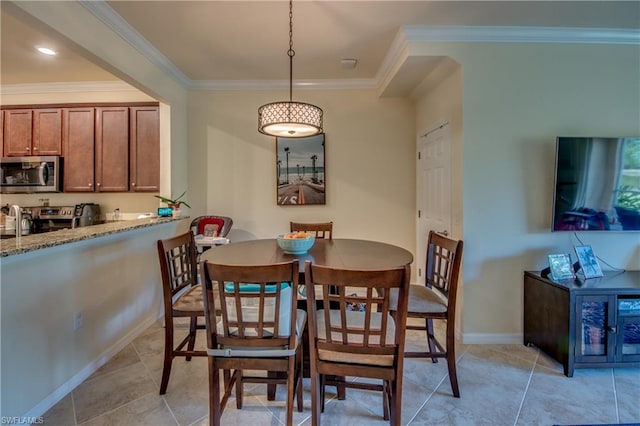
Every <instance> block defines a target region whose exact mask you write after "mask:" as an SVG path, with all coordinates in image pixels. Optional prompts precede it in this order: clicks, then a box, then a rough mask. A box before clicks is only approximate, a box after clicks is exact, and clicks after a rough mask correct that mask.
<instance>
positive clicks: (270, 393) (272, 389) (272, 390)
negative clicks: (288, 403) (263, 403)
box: [267, 371, 278, 401]
mask: <svg viewBox="0 0 640 426" xmlns="http://www.w3.org/2000/svg"><path fill="white" fill-rule="evenodd" d="M267 377H270V378H271V377H278V373H277V372H275V371H267ZM277 387H278V385H276V384H275V383H269V384H267V401H275V400H276V390H277Z"/></svg>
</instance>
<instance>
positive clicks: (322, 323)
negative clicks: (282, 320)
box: [305, 261, 411, 426]
mask: <svg viewBox="0 0 640 426" xmlns="http://www.w3.org/2000/svg"><path fill="white" fill-rule="evenodd" d="M410 275H411V269H410V267H409V265H405V266H404V267H399V268H394V269H386V270H348V269H338V268H330V267H326V266H317V265H313V264H311V262H309V261H307V262H306V263H305V283H306V286H307V299H308V304H307V307H308V320H309V346H310V356H311V408H312V411H313V414H312V424H313V425H314V426H317V425H319V424H320V412H321V411H324V388H325V385H328V384H331V385H335V384H336V383H333V382H332V376H338V377H340V376H355V377H363V378H370V379H380V380H381V382H380V383H363V382H356V381H349V380H347V381H345V382H342V384H343V385H344V386H346V387H350V388H358V389H366V390H377V391H382V395H383V399H382V401H383V417H384V419H385V420H390V424H391V425H400V424H401V407H402V372H403V364H404V342H405V333H404V327H405V324H406V320H407V317H406V309H407V296H408V291H409V279H410ZM391 289H396V290H397V292H398V294H397V298H396V300H397V303H398V304H397V307H396V312H395V318H393V317H392V316H391V315H390V308H391V305H390V293H391ZM316 291H317V292H318V293H317V294H321V295H322V302H323V305H321V306H318V305H317V303H316ZM329 306H330V307H331V308H330V309H327V308H328V307H329ZM354 306H358V309H354Z"/></svg>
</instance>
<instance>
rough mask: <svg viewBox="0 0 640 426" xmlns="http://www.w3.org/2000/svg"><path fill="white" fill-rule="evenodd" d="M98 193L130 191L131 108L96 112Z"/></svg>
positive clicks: (107, 109) (101, 108) (96, 182)
mask: <svg viewBox="0 0 640 426" xmlns="http://www.w3.org/2000/svg"><path fill="white" fill-rule="evenodd" d="M95 142H96V144H95V150H96V151H95V154H96V163H95V191H96V192H126V191H128V190H129V108H128V107H126V106H125V107H100V108H96V141H95Z"/></svg>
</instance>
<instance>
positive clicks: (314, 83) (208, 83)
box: [189, 78, 377, 90]
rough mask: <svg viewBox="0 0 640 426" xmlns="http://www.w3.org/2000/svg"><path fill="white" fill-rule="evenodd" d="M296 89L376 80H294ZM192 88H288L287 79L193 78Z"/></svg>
mask: <svg viewBox="0 0 640 426" xmlns="http://www.w3.org/2000/svg"><path fill="white" fill-rule="evenodd" d="M293 87H294V88H295V89H296V90H313V89H324V90H330V89H337V90H339V89H375V88H376V87H377V81H376V80H375V79H373V78H370V79H365V78H362V79H340V80H338V79H336V80H294V81H293ZM189 89H193V90H288V89H289V80H193V81H192V82H191V84H190V85H189Z"/></svg>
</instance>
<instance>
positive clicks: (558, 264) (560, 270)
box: [548, 253, 576, 281]
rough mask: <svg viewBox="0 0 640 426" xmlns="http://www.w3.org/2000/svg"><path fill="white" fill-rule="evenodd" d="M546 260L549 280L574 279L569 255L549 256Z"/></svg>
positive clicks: (574, 275)
mask: <svg viewBox="0 0 640 426" xmlns="http://www.w3.org/2000/svg"><path fill="white" fill-rule="evenodd" d="M548 258H549V268H550V269H551V278H553V280H554V281H562V280H568V279H575V278H576V274H575V272H574V270H573V264H572V263H571V256H570V255H569V253H560V254H550V255H549V256H548Z"/></svg>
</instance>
